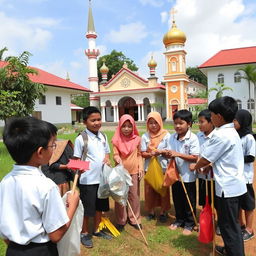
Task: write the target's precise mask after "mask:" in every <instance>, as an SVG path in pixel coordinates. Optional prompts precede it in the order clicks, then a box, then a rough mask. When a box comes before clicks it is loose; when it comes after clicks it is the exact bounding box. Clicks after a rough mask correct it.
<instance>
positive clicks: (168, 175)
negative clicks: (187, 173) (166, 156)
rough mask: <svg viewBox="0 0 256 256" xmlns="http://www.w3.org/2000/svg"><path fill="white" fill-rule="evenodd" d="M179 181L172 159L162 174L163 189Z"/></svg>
mask: <svg viewBox="0 0 256 256" xmlns="http://www.w3.org/2000/svg"><path fill="white" fill-rule="evenodd" d="M178 180H179V173H178V171H177V167H176V162H175V159H174V158H171V161H170V163H169V164H168V166H167V170H166V172H165V174H164V182H163V186H164V187H169V186H171V185H172V184H174V183H175V182H176V181H178Z"/></svg>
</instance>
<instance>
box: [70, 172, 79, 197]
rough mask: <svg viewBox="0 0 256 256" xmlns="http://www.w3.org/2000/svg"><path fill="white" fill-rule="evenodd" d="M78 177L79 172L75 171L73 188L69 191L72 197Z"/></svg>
mask: <svg viewBox="0 0 256 256" xmlns="http://www.w3.org/2000/svg"><path fill="white" fill-rule="evenodd" d="M78 177H79V170H76V174H75V178H74V182H73V186H72V190H71V194H72V195H73V194H74V193H75V190H76V184H77V181H78Z"/></svg>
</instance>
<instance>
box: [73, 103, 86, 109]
mask: <svg viewBox="0 0 256 256" xmlns="http://www.w3.org/2000/svg"><path fill="white" fill-rule="evenodd" d="M70 108H71V109H72V110H82V109H83V108H82V107H79V106H77V105H76V104H73V103H70Z"/></svg>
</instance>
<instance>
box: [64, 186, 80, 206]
mask: <svg viewBox="0 0 256 256" xmlns="http://www.w3.org/2000/svg"><path fill="white" fill-rule="evenodd" d="M78 203H79V192H78V191H77V190H75V191H74V193H72V192H70V193H68V195H67V201H66V205H67V207H68V208H71V209H76V208H77V206H78Z"/></svg>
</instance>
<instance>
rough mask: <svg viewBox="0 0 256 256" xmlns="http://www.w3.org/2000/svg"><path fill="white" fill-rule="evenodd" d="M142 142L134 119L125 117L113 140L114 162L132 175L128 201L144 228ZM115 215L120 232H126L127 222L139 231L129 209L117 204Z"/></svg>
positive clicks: (119, 124)
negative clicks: (142, 211) (141, 202)
mask: <svg viewBox="0 0 256 256" xmlns="http://www.w3.org/2000/svg"><path fill="white" fill-rule="evenodd" d="M140 142H141V138H140V137H139V133H138V130H137V128H136V125H135V121H134V119H133V117H132V116H130V115H123V116H122V117H121V118H120V120H119V123H118V127H117V129H116V132H115V134H114V136H113V138H112V144H113V154H114V161H115V163H116V164H122V165H123V166H124V168H125V169H126V170H127V171H128V172H129V173H130V175H131V178H132V183H133V186H131V187H130V188H129V192H128V200H129V203H130V205H131V208H132V210H133V212H134V214H135V216H136V218H137V220H138V223H139V225H140V227H141V228H142V226H141V224H140V223H141V219H140V179H141V177H142V175H143V162H142V157H141V152H140ZM115 214H116V221H117V229H118V230H119V231H123V230H124V226H125V224H126V223H127V221H128V223H129V224H130V225H131V226H133V227H134V228H136V229H138V226H137V225H136V220H135V219H134V217H133V214H132V213H131V211H130V210H129V208H126V207H124V206H122V205H120V204H119V203H115Z"/></svg>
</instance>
